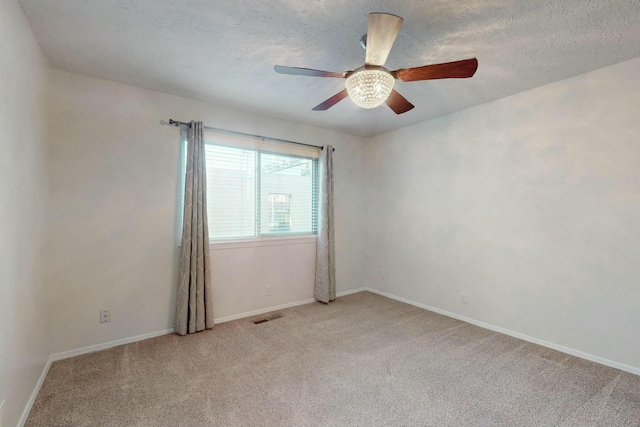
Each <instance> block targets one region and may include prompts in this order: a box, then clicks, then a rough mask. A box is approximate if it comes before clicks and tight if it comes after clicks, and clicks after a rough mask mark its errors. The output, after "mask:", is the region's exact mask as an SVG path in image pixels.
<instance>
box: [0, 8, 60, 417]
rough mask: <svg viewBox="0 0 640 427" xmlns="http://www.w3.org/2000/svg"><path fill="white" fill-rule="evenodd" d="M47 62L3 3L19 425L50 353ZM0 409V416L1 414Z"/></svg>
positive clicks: (5, 348)
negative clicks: (45, 252)
mask: <svg viewBox="0 0 640 427" xmlns="http://www.w3.org/2000/svg"><path fill="white" fill-rule="evenodd" d="M46 68H47V64H46V62H45V60H44V57H43V55H42V52H41V51H40V47H39V46H38V44H37V43H36V41H35V39H34V38H33V36H32V34H31V30H30V28H29V25H28V24H27V22H26V19H25V17H24V15H23V13H22V10H21V9H20V6H19V5H18V3H17V1H14V0H2V1H0V123H2V137H0V403H1V402H2V401H3V400H6V402H5V405H4V408H3V409H2V410H1V411H0V417H2V419H0V424H2V423H3V422H4V425H5V426H13V425H16V424H17V423H18V419H19V418H20V414H21V413H22V410H23V409H24V407H25V405H26V403H27V400H28V398H29V395H30V394H31V392H32V390H33V388H34V386H35V385H36V382H37V381H38V377H39V376H40V374H41V372H42V369H43V367H44V365H45V363H46V361H47V359H48V356H49V350H50V349H49V345H48V339H47V338H48V318H49V316H48V314H49V309H48V305H47V298H46V287H45V286H44V283H43V281H42V241H43V238H42V236H43V231H44V228H43V224H44V217H45V203H46V188H45V187H46V182H45V178H44V177H45V170H44V156H45V149H44V144H43V143H44V110H43V100H44V84H45V80H46ZM2 412H4V415H2Z"/></svg>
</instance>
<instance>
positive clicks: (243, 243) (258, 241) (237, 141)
mask: <svg viewBox="0 0 640 427" xmlns="http://www.w3.org/2000/svg"><path fill="white" fill-rule="evenodd" d="M203 136H204V140H205V145H206V144H215V145H221V146H228V147H238V148H247V149H252V150H256V151H258V152H260V151H262V152H266V153H276V154H284V155H293V156H299V157H311V158H315V159H318V157H319V155H320V147H318V148H315V147H307V146H299V145H295V144H286V143H278V142H271V141H267V140H262V139H257V138H250V137H244V136H237V135H231V134H222V133H217V132H210V131H206V130H205V132H204V135H203ZM181 141H182V142H181V149H180V153H181V156H180V157H181V166H182V167H181V174H182V178H181V183H182V184H181V193H182V194H181V201H180V207H181V210H180V215H179V217H180V218H179V221H180V223H179V227H178V230H179V232H180V234H179V236H178V242H181V241H182V222H183V216H184V186H185V182H184V180H185V173H186V166H187V159H186V155H187V143H188V142H187V131H184V132H183V133H182V137H181ZM258 155H259V153H258ZM317 168H318V166H317V164H316V173H319V171H318V169H317ZM317 180H318V177H316V181H317ZM317 191H318V189H317V188H314V189H313V192H314V194H317V193H316V192H317ZM256 197H258V195H257V194H256ZM316 197H317V195H316ZM316 221H317V217H316ZM317 228H318V224H317V223H316V224H315V230H314V231H313V233H304V234H303V233H287V234H272V235H258V236H255V237H237V238H233V239H216V240H213V239H210V240H209V247H210V249H211V250H223V249H235V248H245V247H260V246H282V245H298V244H308V243H315V242H316V240H317ZM180 244H181V243H180Z"/></svg>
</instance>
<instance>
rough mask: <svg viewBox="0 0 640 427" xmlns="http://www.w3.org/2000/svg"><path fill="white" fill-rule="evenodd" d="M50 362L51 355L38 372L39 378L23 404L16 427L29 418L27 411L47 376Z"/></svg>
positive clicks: (31, 406) (29, 410)
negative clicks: (39, 372)
mask: <svg viewBox="0 0 640 427" xmlns="http://www.w3.org/2000/svg"><path fill="white" fill-rule="evenodd" d="M52 362H53V360H52V359H51V357H49V360H47V363H46V364H45V365H44V369H43V370H42V373H41V374H40V378H38V382H37V383H36V386H35V387H34V388H33V391H32V392H31V396H29V400H27V404H26V405H25V407H24V410H23V411H22V415H21V416H20V420H19V421H18V427H22V426H24V423H26V422H27V418H29V412H31V408H33V404H34V403H35V401H36V397H38V393H40V387H42V384H44V379H45V378H47V374H48V373H49V368H50V367H51V363H52Z"/></svg>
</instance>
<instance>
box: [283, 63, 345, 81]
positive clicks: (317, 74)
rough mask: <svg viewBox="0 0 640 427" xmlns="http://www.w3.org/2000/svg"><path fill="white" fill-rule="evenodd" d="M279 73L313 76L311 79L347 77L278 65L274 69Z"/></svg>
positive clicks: (343, 74) (330, 72)
mask: <svg viewBox="0 0 640 427" xmlns="http://www.w3.org/2000/svg"><path fill="white" fill-rule="evenodd" d="M273 69H274V70H276V72H277V73H280V74H293V75H295V76H311V77H342V78H344V77H345V76H346V75H347V72H346V71H345V72H343V73H335V72H333V71H322V70H314V69H312V68H298V67H285V66H283V65H276V66H275V67H273Z"/></svg>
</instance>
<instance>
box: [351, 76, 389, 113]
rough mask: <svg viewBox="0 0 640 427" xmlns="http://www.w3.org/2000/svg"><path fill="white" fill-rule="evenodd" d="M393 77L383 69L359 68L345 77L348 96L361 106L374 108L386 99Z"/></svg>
mask: <svg viewBox="0 0 640 427" xmlns="http://www.w3.org/2000/svg"><path fill="white" fill-rule="evenodd" d="M394 84H395V79H394V78H393V76H392V75H391V74H389V72H387V71H385V70H360V71H356V72H355V73H353V74H351V75H350V76H349V77H347V81H346V82H345V86H346V88H347V93H348V94H349V97H350V98H351V100H352V101H353V102H355V104H356V105H357V106H359V107H362V108H376V107H377V106H379V105H380V104H382V103H383V102H384V101H386V100H387V98H388V97H389V94H390V93H391V90H393V85H394Z"/></svg>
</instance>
